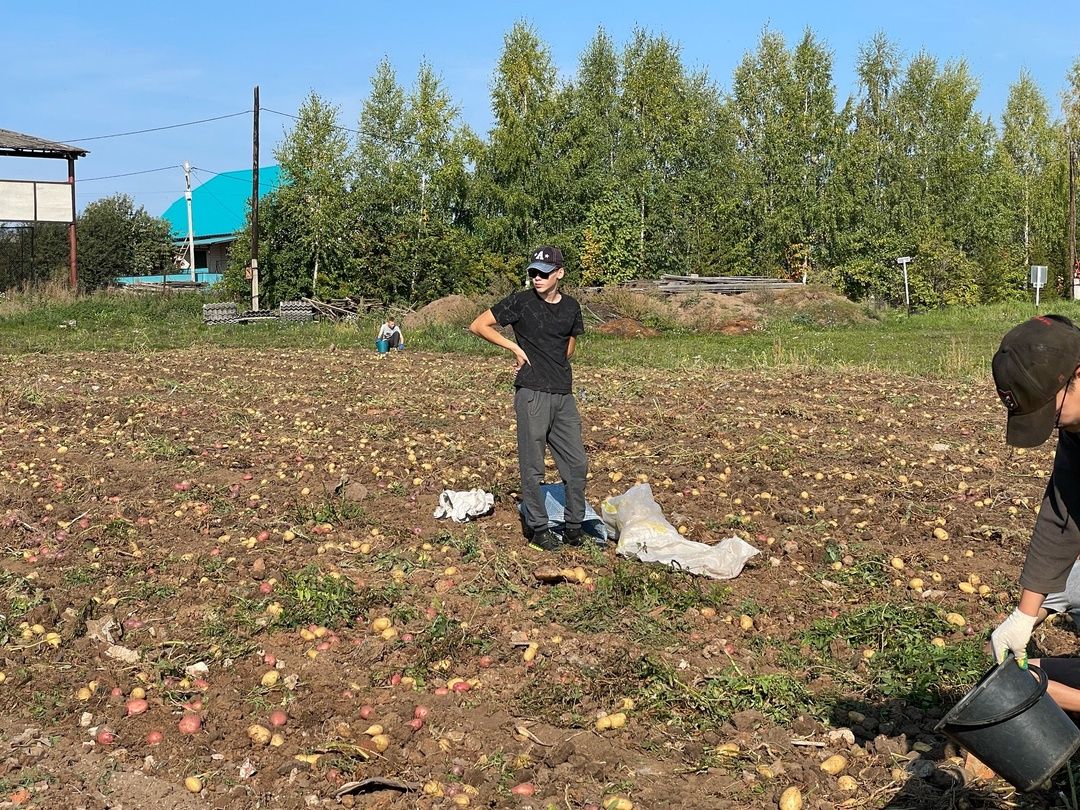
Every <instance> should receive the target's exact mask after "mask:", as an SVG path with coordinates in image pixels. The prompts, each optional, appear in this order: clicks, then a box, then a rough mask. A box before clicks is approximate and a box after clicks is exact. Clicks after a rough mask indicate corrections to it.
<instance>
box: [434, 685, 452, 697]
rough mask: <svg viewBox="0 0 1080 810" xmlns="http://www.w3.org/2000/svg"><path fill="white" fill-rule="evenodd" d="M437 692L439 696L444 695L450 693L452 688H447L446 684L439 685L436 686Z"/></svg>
mask: <svg viewBox="0 0 1080 810" xmlns="http://www.w3.org/2000/svg"><path fill="white" fill-rule="evenodd" d="M435 694H436V695H438V696H439V697H442V696H443V695H449V694H450V690H449V689H447V688H446V687H445V686H437V687H435Z"/></svg>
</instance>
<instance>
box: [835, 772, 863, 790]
mask: <svg viewBox="0 0 1080 810" xmlns="http://www.w3.org/2000/svg"><path fill="white" fill-rule="evenodd" d="M836 787H837V788H839V789H840V790H842V791H844V792H845V793H851V792H852V791H853V790H856V789H857V788H858V787H859V783H858V782H856V781H855V779H854V778H853V777H851V776H848V775H847V774H844V775H843V776H841V777H840V778H839V779H837V780H836Z"/></svg>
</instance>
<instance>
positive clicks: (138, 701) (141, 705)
mask: <svg viewBox="0 0 1080 810" xmlns="http://www.w3.org/2000/svg"><path fill="white" fill-rule="evenodd" d="M126 708H127V716H128V717H133V716H135V715H136V714H142V713H143V712H145V711H146V710H147V709H149V708H150V704H149V703H147V702H146V700H145V699H142V698H133V699H132V700H129V701H128V702H127V707H126Z"/></svg>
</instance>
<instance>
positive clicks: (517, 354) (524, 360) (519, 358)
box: [514, 348, 529, 371]
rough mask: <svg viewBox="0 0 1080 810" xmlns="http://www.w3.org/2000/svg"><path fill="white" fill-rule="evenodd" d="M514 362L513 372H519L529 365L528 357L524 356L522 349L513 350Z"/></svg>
mask: <svg viewBox="0 0 1080 810" xmlns="http://www.w3.org/2000/svg"><path fill="white" fill-rule="evenodd" d="M514 361H515V362H514V371H521V367H522V366H527V365H529V356H528V355H527V354H525V350H524V349H520V348H519V349H515V350H514Z"/></svg>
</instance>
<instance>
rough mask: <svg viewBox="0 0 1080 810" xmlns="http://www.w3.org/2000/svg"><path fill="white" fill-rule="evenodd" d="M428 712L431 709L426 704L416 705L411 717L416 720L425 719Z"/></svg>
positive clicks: (429, 712)
mask: <svg viewBox="0 0 1080 810" xmlns="http://www.w3.org/2000/svg"><path fill="white" fill-rule="evenodd" d="M429 714H431V710H430V709H428V707H427V706H417V707H416V708H415V709H413V717H415V718H416V719H417V720H427V716H428V715H429Z"/></svg>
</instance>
